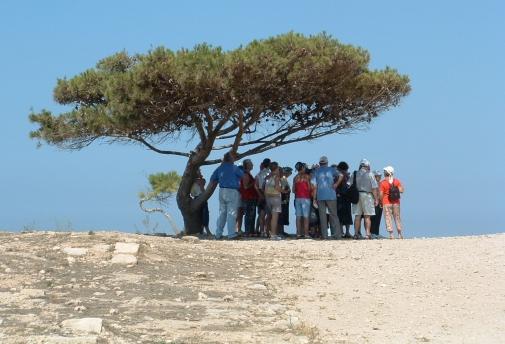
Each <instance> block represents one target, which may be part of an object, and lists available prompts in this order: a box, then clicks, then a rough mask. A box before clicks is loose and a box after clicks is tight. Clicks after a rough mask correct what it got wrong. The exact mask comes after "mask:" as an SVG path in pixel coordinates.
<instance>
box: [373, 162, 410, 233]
mask: <svg viewBox="0 0 505 344" xmlns="http://www.w3.org/2000/svg"><path fill="white" fill-rule="evenodd" d="M394 172H395V170H394V168H393V167H392V166H387V167H384V180H383V181H382V182H381V183H380V186H379V191H380V199H381V200H382V207H383V210H384V220H385V221H386V229H387V231H388V232H389V238H390V239H394V236H393V218H394V222H395V224H396V231H397V232H398V239H403V234H402V220H401V217H400V198H399V197H398V198H397V199H396V198H395V197H394V192H391V188H392V186H394V187H397V188H398V189H399V191H400V193H403V191H404V189H403V185H402V183H401V182H400V180H399V179H396V178H394V177H393V175H394Z"/></svg>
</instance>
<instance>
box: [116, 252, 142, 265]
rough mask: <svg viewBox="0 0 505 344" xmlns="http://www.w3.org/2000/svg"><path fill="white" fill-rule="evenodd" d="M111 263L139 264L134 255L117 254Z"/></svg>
mask: <svg viewBox="0 0 505 344" xmlns="http://www.w3.org/2000/svg"><path fill="white" fill-rule="evenodd" d="M111 263H113V264H127V265H129V264H137V257H135V256H134V255H132V254H122V253H121V254H115V255H114V256H112V259H111Z"/></svg>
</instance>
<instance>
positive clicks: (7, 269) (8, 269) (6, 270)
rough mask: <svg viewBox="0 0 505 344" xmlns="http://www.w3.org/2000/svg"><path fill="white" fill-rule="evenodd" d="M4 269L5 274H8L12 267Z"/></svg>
mask: <svg viewBox="0 0 505 344" xmlns="http://www.w3.org/2000/svg"><path fill="white" fill-rule="evenodd" d="M4 271H5V273H6V274H10V273H11V272H12V269H11V268H6V269H5V270H4Z"/></svg>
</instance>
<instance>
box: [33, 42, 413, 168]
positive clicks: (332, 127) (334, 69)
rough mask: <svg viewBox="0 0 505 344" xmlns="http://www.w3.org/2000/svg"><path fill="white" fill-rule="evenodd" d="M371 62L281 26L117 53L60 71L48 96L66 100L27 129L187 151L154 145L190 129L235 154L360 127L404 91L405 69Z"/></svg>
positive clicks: (64, 142)
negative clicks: (223, 40) (240, 42)
mask: <svg viewBox="0 0 505 344" xmlns="http://www.w3.org/2000/svg"><path fill="white" fill-rule="evenodd" d="M369 61H370V56H369V53H368V52H367V51H366V50H364V49H362V48H359V47H354V46H352V45H347V44H342V43H340V42H338V41H337V40H336V39H334V38H332V37H331V36H329V35H327V34H325V33H322V34H318V35H315V36H309V37H306V36H303V35H301V34H296V33H287V34H284V35H279V36H276V37H272V38H269V39H265V40H255V41H253V42H251V43H249V44H248V45H246V46H243V47H239V48H237V49H235V50H231V51H223V49H221V48H219V47H213V46H210V45H208V44H200V45H197V46H195V47H194V48H193V49H191V50H188V49H181V50H178V51H172V50H170V49H167V48H163V47H159V48H156V49H154V50H152V51H149V52H148V53H147V54H137V55H133V56H130V55H128V54H127V53H126V52H120V53H117V54H115V55H112V56H110V57H107V58H105V59H103V60H101V61H99V62H98V63H97V65H96V67H95V68H92V69H89V70H86V71H84V72H83V73H81V74H79V75H77V76H75V77H73V78H71V79H66V78H64V79H59V80H58V81H57V85H56V87H55V89H54V98H55V100H56V101H57V102H58V103H59V104H63V105H71V106H72V108H71V110H70V111H68V112H64V113H61V114H58V115H53V114H52V113H51V112H50V111H47V110H42V111H41V112H39V113H32V114H31V115H30V119H31V121H32V122H35V123H37V124H38V125H39V128H38V129H37V130H35V131H33V132H32V133H31V137H32V138H36V139H39V140H41V141H45V142H47V143H49V144H54V145H56V146H59V147H62V148H69V149H80V148H83V147H85V146H87V145H89V144H90V143H92V142H93V141H95V140H97V139H104V140H107V141H123V140H129V141H134V142H139V143H142V144H144V145H146V146H147V147H149V148H150V149H152V150H155V151H157V152H158V153H164V154H174V155H181V156H186V157H189V156H190V154H191V152H190V151H186V152H183V151H173V150H169V149H163V148H160V147H159V146H158V145H160V144H162V143H163V142H166V141H167V140H168V141H169V140H170V139H173V138H177V137H180V135H181V134H182V133H184V132H189V133H190V134H191V135H195V136H196V135H198V137H199V144H200V145H210V148H211V150H212V151H216V150H227V149H233V150H238V154H237V156H238V157H239V158H241V157H244V156H248V155H252V154H256V153H260V152H263V151H266V150H268V149H271V148H274V147H278V146H281V145H285V144H288V143H293V142H298V141H305V140H312V139H315V138H318V137H321V136H324V135H328V134H332V133H337V132H343V131H346V130H351V129H356V128H359V127H360V125H362V124H366V123H368V122H369V121H370V120H371V119H372V118H373V117H375V116H377V115H378V114H379V113H380V112H382V111H384V110H387V109H388V108H390V107H392V106H396V105H398V103H399V102H400V100H401V98H402V97H403V96H405V95H406V94H408V92H409V91H410V86H409V79H408V77H407V76H405V75H401V74H399V73H398V72H397V71H395V70H394V69H391V68H389V67H386V68H385V69H383V70H370V69H369V68H368V64H369ZM217 142H219V144H215V143H217ZM216 162H219V159H217V160H206V161H205V162H204V164H210V163H216Z"/></svg>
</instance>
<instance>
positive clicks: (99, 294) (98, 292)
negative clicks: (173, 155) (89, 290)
mask: <svg viewBox="0 0 505 344" xmlns="http://www.w3.org/2000/svg"><path fill="white" fill-rule="evenodd" d="M93 295H94V296H104V295H105V293H102V292H101V291H95V292H94V293H93Z"/></svg>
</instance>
